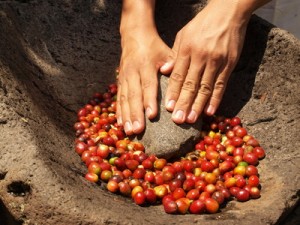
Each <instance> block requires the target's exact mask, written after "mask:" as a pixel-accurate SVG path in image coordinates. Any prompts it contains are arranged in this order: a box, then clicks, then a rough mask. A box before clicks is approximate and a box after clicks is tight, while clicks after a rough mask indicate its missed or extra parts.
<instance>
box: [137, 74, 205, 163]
mask: <svg viewBox="0 0 300 225" xmlns="http://www.w3.org/2000/svg"><path fill="white" fill-rule="evenodd" d="M158 84H159V87H158V96H157V100H158V106H159V107H158V115H157V116H156V118H155V119H152V120H149V119H146V128H145V130H144V131H143V132H142V133H141V134H139V135H134V136H133V137H132V138H134V140H137V141H140V142H142V143H143V144H144V146H145V149H146V153H148V154H155V155H157V156H158V157H164V158H166V159H168V158H172V157H173V158H178V157H180V156H183V155H185V154H186V153H188V152H191V151H193V150H194V149H195V144H196V143H197V141H199V140H200V132H199V131H200V130H201V128H202V118H201V117H199V118H198V119H197V121H196V122H195V123H194V124H188V123H184V124H181V125H178V124H176V123H174V122H173V121H172V119H171V115H172V114H171V113H170V112H168V111H167V110H166V107H165V104H164V103H165V101H164V96H165V92H166V90H167V86H168V77H166V76H163V75H159V76H158Z"/></svg>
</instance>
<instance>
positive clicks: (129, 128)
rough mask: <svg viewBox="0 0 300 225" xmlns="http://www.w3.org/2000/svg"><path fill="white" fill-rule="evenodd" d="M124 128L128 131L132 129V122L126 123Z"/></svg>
mask: <svg viewBox="0 0 300 225" xmlns="http://www.w3.org/2000/svg"><path fill="white" fill-rule="evenodd" d="M124 130H125V132H126V133H128V132H130V131H131V130H132V128H131V124H130V123H129V122H128V121H127V122H126V123H125V125H124Z"/></svg>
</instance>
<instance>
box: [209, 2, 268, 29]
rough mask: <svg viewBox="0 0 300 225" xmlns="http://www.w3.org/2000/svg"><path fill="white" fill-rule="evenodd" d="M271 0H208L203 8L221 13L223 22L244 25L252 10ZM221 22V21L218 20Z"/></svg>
mask: <svg viewBox="0 0 300 225" xmlns="http://www.w3.org/2000/svg"><path fill="white" fill-rule="evenodd" d="M270 1H271V0H226V1H224V0H209V1H208V4H207V6H206V7H205V9H204V10H207V11H208V12H214V13H217V14H219V15H222V18H223V22H224V23H226V21H227V22H229V23H231V24H237V25H245V24H247V23H248V21H249V19H250V17H251V15H252V14H253V12H254V11H255V10H256V9H258V8H259V7H261V6H263V5H265V4H266V3H268V2H270ZM220 22H221V21H220Z"/></svg>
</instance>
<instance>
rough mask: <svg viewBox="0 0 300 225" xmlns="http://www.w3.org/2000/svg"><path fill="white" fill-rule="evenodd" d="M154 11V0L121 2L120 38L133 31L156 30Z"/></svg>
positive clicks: (127, 0) (126, 0)
mask: <svg viewBox="0 0 300 225" xmlns="http://www.w3.org/2000/svg"><path fill="white" fill-rule="evenodd" d="M154 11H155V0H138V1H137V0H123V6H122V16H121V25H120V34H121V36H122V35H123V34H124V33H127V32H133V31H135V30H149V29H156V28H155V19H154Z"/></svg>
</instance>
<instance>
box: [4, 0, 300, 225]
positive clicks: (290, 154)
mask: <svg viewBox="0 0 300 225" xmlns="http://www.w3.org/2000/svg"><path fill="white" fill-rule="evenodd" d="M120 2H121V1H105V0H103V1H102V0H99V1H96V0H93V1H86V0H78V1H69V0H57V1H53V0H44V1H29V0H28V1H2V2H1V4H0V24H1V25H0V223H1V225H11V224H13V225H19V224H24V225H25V224H26V225H29V224H49V225H52V224H53V225H66V224H72V225H73V224H74V225H77V224H89V225H98V224H111V225H113V224H118V225H132V224H141V225H143V224H145V225H163V224H201V225H208V224H209V225H221V224H243V225H252V224H256V225H260V224H261V225H265V224H281V225H282V224H284V225H291V224H293V225H294V224H295V225H296V224H300V222H299V213H298V212H299V210H296V211H294V212H293V210H294V208H295V207H297V205H298V203H299V190H300V183H299V179H300V177H299V176H300V174H299V169H300V168H299V165H300V161H299V159H300V149H299V148H300V147H299V119H300V118H299V111H300V109H299V107H300V104H299V103H300V102H299V96H300V88H299V86H300V76H299V74H300V67H299V63H300V43H299V40H298V39H296V38H295V37H294V36H292V35H291V34H289V33H288V32H286V31H284V30H281V29H279V28H276V27H274V26H272V25H271V24H269V23H267V22H265V21H263V20H261V19H259V18H257V17H255V16H253V18H252V19H251V21H250V24H249V27H248V31H247V38H246V42H245V46H244V50H243V53H242V56H241V60H240V62H239V64H238V66H237V67H236V69H235V71H234V73H233V74H232V77H231V79H230V82H229V85H228V88H227V92H226V94H225V96H224V101H223V103H222V105H221V107H220V111H219V113H220V114H223V115H228V116H232V115H236V114H237V115H238V116H240V117H241V119H242V121H243V123H244V125H245V127H246V128H247V129H248V130H249V133H250V134H252V135H253V136H255V137H256V138H257V139H259V141H260V143H261V145H262V146H263V147H264V148H265V149H266V152H267V156H266V158H265V159H264V160H263V161H261V162H260V165H259V173H260V180H261V185H262V190H261V198H260V199H256V200H251V201H248V202H245V203H241V202H237V201H231V202H229V203H228V204H227V205H226V207H225V208H222V209H221V212H220V213H217V214H213V215H185V216H178V215H167V214H165V213H164V212H163V208H162V207H161V206H151V207H139V206H136V205H135V204H133V203H132V201H131V200H128V199H126V198H124V197H122V196H120V195H114V194H110V193H108V192H107V191H106V190H104V189H103V188H102V187H101V186H99V185H95V184H92V183H90V182H87V181H86V180H85V179H84V178H83V176H84V174H85V173H86V167H85V166H84V165H83V164H82V162H81V159H80V157H78V155H77V154H76V153H75V151H74V138H75V134H74V131H73V129H72V125H73V123H74V122H75V120H76V111H77V110H78V109H79V108H80V107H82V105H83V104H85V103H86V102H87V100H88V99H89V97H90V96H91V95H92V94H93V93H94V92H96V91H101V90H104V88H105V87H106V84H107V83H110V82H114V76H111V74H113V71H114V69H115V67H116V66H117V65H118V60H119V56H120V45H119V43H120V40H119V29H118V25H119V22H120V21H119V15H120ZM198 2H199V1H174V0H165V1H157V4H158V5H157V8H158V9H159V10H158V12H157V21H158V27H159V31H160V33H161V35H162V37H163V38H164V39H165V40H166V41H167V42H168V43H169V44H171V43H172V41H173V40H174V37H175V34H176V31H178V29H180V27H181V26H182V25H183V24H185V23H186V22H187V21H188V19H189V18H190V17H192V15H193V14H192V12H193V10H194V8H196V7H198V6H199V5H198ZM200 2H201V1H200ZM179 15H180V16H179ZM291 213H292V214H291ZM290 215H291V216H292V217H293V218H292V219H290Z"/></svg>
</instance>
